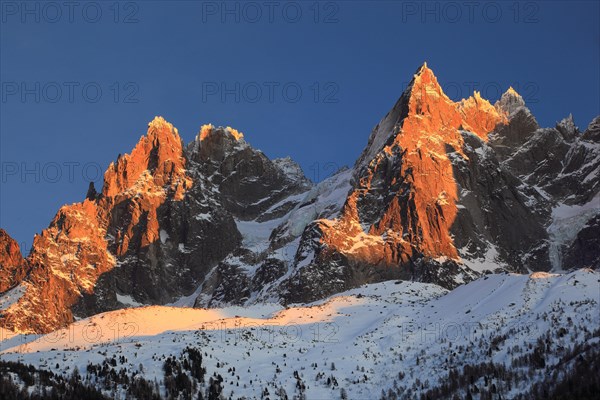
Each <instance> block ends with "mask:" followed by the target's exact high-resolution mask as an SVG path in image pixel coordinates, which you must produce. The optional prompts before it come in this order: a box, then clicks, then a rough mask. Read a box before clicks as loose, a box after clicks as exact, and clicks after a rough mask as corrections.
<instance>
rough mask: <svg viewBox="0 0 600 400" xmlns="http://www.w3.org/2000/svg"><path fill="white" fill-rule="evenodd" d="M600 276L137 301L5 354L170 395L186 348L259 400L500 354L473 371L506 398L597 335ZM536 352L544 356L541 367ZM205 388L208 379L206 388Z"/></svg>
mask: <svg viewBox="0 0 600 400" xmlns="http://www.w3.org/2000/svg"><path fill="white" fill-rule="evenodd" d="M599 282H600V274H598V273H597V272H594V271H591V270H578V271H575V272H572V273H569V274H562V275H560V274H548V273H539V272H538V273H534V274H532V275H518V274H495V275H488V276H485V277H483V278H480V279H478V280H475V281H473V282H471V283H469V284H466V285H463V286H461V287H459V288H457V289H455V290H453V291H451V292H448V291H447V290H446V289H443V288H441V287H439V286H436V285H433V284H424V283H414V282H400V281H387V282H383V283H378V284H371V285H365V286H362V287H360V288H357V289H353V290H351V291H348V292H344V293H341V294H339V295H335V296H332V297H330V298H328V299H325V300H323V301H319V302H316V303H312V304H308V305H298V306H290V307H287V308H282V307H281V306H280V305H276V304H266V305H255V306H250V307H227V308H221V309H210V310H208V309H188V308H174V307H159V306H154V307H142V308H134V309H126V310H119V311H113V312H108V313H104V314H100V315H96V316H93V317H91V318H88V319H85V320H81V321H78V322H76V323H74V324H71V325H70V326H69V327H67V328H65V329H63V330H59V331H57V332H54V333H51V334H49V335H46V336H41V337H27V336H16V337H13V338H11V339H9V340H7V341H5V342H4V343H2V350H3V352H2V358H3V359H4V360H6V361H20V362H23V363H26V364H32V365H34V366H36V367H38V368H41V369H55V368H56V366H57V365H58V367H57V369H58V371H59V372H60V373H62V374H65V375H71V373H72V371H73V370H74V369H75V368H77V369H78V371H79V372H80V373H81V375H82V378H81V379H82V380H83V381H84V382H86V383H90V384H93V385H95V386H97V387H98V388H100V389H102V390H104V392H105V394H107V395H109V396H114V397H117V398H119V397H120V398H125V394H126V392H127V389H126V387H125V386H122V385H121V386H119V387H117V388H116V389H115V388H112V389H110V388H109V389H106V388H105V387H104V386H103V385H101V384H100V383H99V382H100V381H98V380H97V379H98V377H97V376H94V374H93V373H91V374H90V372H89V371H93V368H92V369H88V365H89V364H99V365H100V364H102V363H103V362H104V361H105V360H109V361H110V362H108V363H106V364H105V365H107V368H109V369H114V370H115V371H116V372H118V371H120V370H121V369H124V370H125V371H126V373H127V374H134V373H135V374H137V376H138V377H139V376H143V377H144V378H145V379H147V380H149V381H150V382H153V381H156V382H157V383H158V387H159V388H160V389H159V390H160V391H161V395H162V396H165V395H166V393H165V371H164V369H163V367H164V365H165V360H167V359H168V357H173V358H172V359H177V358H178V357H180V356H181V355H182V354H183V353H184V350H185V349H186V348H188V347H190V348H196V349H198V350H199V351H200V352H201V353H202V356H203V361H202V364H203V366H204V368H206V372H207V376H213V377H218V376H221V377H222V382H221V386H222V394H223V395H225V396H226V397H230V396H231V397H232V398H257V399H258V398H261V394H264V393H265V390H266V391H268V392H269V393H271V394H272V395H273V396H274V397H273V398H278V397H283V396H282V393H283V392H285V393H287V395H288V396H289V397H290V398H291V397H292V396H298V398H308V399H313V398H318V399H329V398H340V397H344V396H347V398H378V397H380V396H381V392H382V390H383V392H385V396H386V397H387V396H392V395H396V394H398V393H401V396H400V397H402V396H404V398H418V397H419V396H420V395H421V394H423V393H427V392H428V391H430V390H437V389H436V388H437V387H438V386H439V385H441V384H442V383H448V379H449V373H451V371H454V372H456V373H458V372H457V371H460V373H462V371H463V367H465V366H475V365H479V364H480V363H493V365H495V366H496V367H495V368H497V369H501V368H502V367H501V366H502V365H503V366H505V367H506V368H508V369H510V370H511V371H512V372H511V374H513V375H514V376H516V378H514V376H513V375H511V376H512V378H511V379H512V381H510V382H508V383H507V381H506V379H507V377H506V376H501V375H498V374H496V375H494V374H490V375H489V376H486V377H485V382H487V381H488V379H490V380H491V381H490V385H489V386H488V385H487V383H486V384H485V385H484V378H483V377H481V379H480V378H479V377H477V376H476V377H474V378H471V381H472V383H470V384H469V385H468V388H469V390H472V389H473V387H474V386H477V387H478V389H477V390H481V391H484V390H488V389H489V387H491V384H492V383H493V384H494V387H495V389H494V390H496V391H497V392H498V393H500V394H502V398H514V397H516V396H517V395H518V394H519V393H526V392H527V390H529V389H530V388H531V385H532V384H533V383H534V382H538V381H541V380H542V379H543V377H544V375H545V374H547V373H549V372H550V371H552V370H553V369H554V368H556V366H557V364H558V363H561V362H563V361H564V360H563V358H564V356H565V355H566V354H567V353H568V352H569V351H570V349H572V348H573V346H576V345H580V346H581V345H583V344H587V345H595V346H597V345H598V342H599V340H600V337H599V336H598V335H599V334H600V333H599V330H598V328H599V326H600V307H599V303H598V302H599V301H600V283H599ZM594 332H595V333H594ZM549 338H550V339H549ZM540 340H541V343H542V346H541V347H542V348H543V354H540V353H539V352H540V351H542V350H540V346H539V343H540ZM535 357H542V360H543V364H539V365H537V366H535V368H534V367H532V366H531V365H530V363H533V362H538V361H536V360H537V358H535ZM113 358H114V360H115V361H114V362H112V360H113ZM113 364H114V365H113ZM85 371H88V375H87V377H86V373H85ZM185 371H186V370H185V369H184V370H183V373H186V372H185ZM515 374H516V375H515ZM215 379H216V378H215ZM208 387H209V383H207V382H204V383H202V382H198V383H197V388H196V389H195V391H196V392H197V391H200V390H201V391H203V394H205V392H204V391H207V390H208ZM464 390H465V387H463V388H461V389H457V391H456V393H458V394H461V395H464V394H465V392H464ZM302 396H305V397H302Z"/></svg>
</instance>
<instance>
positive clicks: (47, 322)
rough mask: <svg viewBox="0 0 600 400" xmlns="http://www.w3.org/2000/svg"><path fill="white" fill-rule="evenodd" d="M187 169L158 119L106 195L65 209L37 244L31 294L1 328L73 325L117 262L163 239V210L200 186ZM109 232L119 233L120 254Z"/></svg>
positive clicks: (175, 139) (116, 169)
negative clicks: (77, 309)
mask: <svg viewBox="0 0 600 400" xmlns="http://www.w3.org/2000/svg"><path fill="white" fill-rule="evenodd" d="M185 163H186V160H185V157H184V154H183V144H182V141H181V138H180V137H179V134H178V132H177V129H175V128H174V127H173V125H171V124H170V123H168V122H167V121H165V120H164V119H163V118H162V117H156V118H155V119H154V120H153V121H152V122H150V123H149V125H148V132H147V134H146V135H145V136H142V137H141V138H140V140H139V142H138V144H137V145H136V146H135V148H134V149H133V151H132V152H131V154H125V155H124V156H122V157H119V158H118V160H117V161H116V163H111V164H110V166H109V167H108V169H107V171H106V172H105V174H104V187H103V190H102V194H101V195H99V196H96V198H93V199H86V200H85V201H83V202H82V203H75V204H71V205H66V206H63V207H62V208H61V209H60V210H59V211H58V213H57V214H56V216H55V217H54V219H53V220H52V222H51V223H50V226H49V227H48V228H47V229H45V230H44V231H42V233H41V234H40V235H36V236H35V238H34V242H33V246H32V250H31V253H30V255H29V256H28V258H27V260H26V262H27V264H28V265H29V267H30V268H31V272H30V275H29V277H28V279H27V281H24V282H23V285H24V287H25V290H24V293H23V294H22V296H21V297H20V298H19V299H18V301H16V302H15V303H13V304H11V305H10V306H9V307H7V308H6V309H5V310H3V315H2V320H1V324H2V326H3V327H5V328H8V329H11V330H13V331H15V332H21V333H33V332H36V333H40V332H50V331H52V330H54V329H57V328H59V327H62V326H65V325H66V324H68V323H70V322H72V321H73V314H72V311H71V307H72V306H73V305H74V304H75V303H76V302H77V301H78V300H79V299H80V297H81V295H82V294H83V293H91V292H92V291H93V289H94V287H95V284H96V281H97V280H98V278H99V277H100V275H102V274H103V273H105V272H107V271H109V270H111V269H112V268H113V267H114V266H115V264H116V259H115V256H114V255H116V256H121V255H124V254H126V253H127V252H128V251H129V250H130V248H131V246H134V247H135V248H140V247H144V246H148V245H150V244H151V243H153V242H156V241H158V240H159V239H160V237H159V235H160V233H159V226H158V220H157V210H158V209H159V207H160V206H161V205H162V204H164V203H165V201H167V200H168V199H169V200H175V201H178V200H182V199H183V198H184V195H185V192H186V190H187V189H189V188H191V187H192V184H193V181H192V179H191V178H190V177H189V176H188V175H187V172H186V166H185ZM109 227H111V228H112V230H113V231H115V232H116V237H114V246H115V249H114V251H113V252H111V251H110V249H109V243H108V240H107V236H108V229H109ZM112 253H114V255H113V254H112Z"/></svg>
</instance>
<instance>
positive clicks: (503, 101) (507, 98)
mask: <svg viewBox="0 0 600 400" xmlns="http://www.w3.org/2000/svg"><path fill="white" fill-rule="evenodd" d="M495 107H496V109H498V111H503V112H504V113H506V115H511V114H512V113H514V112H515V111H516V110H517V109H518V108H520V107H525V100H523V98H522V97H521V95H520V94H519V93H517V91H516V90H515V89H513V87H512V86H510V87H509V88H508V90H507V91H506V92H504V94H503V95H502V96H501V97H500V100H498V101H497V102H496V104H495Z"/></svg>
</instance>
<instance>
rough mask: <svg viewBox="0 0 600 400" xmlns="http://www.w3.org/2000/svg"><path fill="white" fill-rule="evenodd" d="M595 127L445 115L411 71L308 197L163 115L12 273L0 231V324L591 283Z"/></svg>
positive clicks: (43, 325) (243, 146)
mask: <svg viewBox="0 0 600 400" xmlns="http://www.w3.org/2000/svg"><path fill="white" fill-rule="evenodd" d="M599 170H600V119H599V118H596V119H595V120H594V121H592V123H591V124H590V125H589V126H588V128H587V129H586V130H585V131H584V132H583V133H581V132H580V131H579V129H578V128H577V126H576V125H575V123H574V121H573V119H572V117H568V118H565V119H563V120H562V121H561V122H559V123H558V124H557V125H556V126H555V127H554V128H539V126H538V123H537V121H536V120H535V118H534V117H533V115H532V114H531V112H530V111H529V110H528V109H527V107H526V105H525V103H524V101H523V99H522V98H521V96H519V95H518V93H516V92H515V91H514V90H513V89H512V88H510V89H509V90H508V91H507V92H506V93H505V94H504V95H502V97H501V98H500V100H499V101H498V102H496V104H494V105H492V104H490V103H489V102H488V101H487V100H485V99H483V98H482V97H481V96H480V94H479V93H477V92H475V93H474V94H473V96H471V97H469V98H467V99H464V100H461V101H460V102H453V101H451V100H450V99H449V98H448V97H447V96H446V95H445V94H444V92H443V90H442V88H441V86H440V85H439V83H438V81H437V78H436V77H435V75H434V74H433V72H432V71H431V70H430V69H429V68H428V67H427V65H423V66H422V67H420V68H419V69H418V70H417V72H416V74H415V75H414V77H413V80H412V81H411V83H410V84H409V86H408V87H407V89H406V90H405V92H404V93H403V94H402V96H401V97H400V99H399V100H398V101H397V102H396V104H395V105H394V107H393V108H392V110H391V111H390V112H389V113H388V114H387V115H386V116H385V117H384V118H383V119H382V120H381V122H380V123H379V124H378V125H377V126H376V127H375V128H374V129H373V131H372V133H371V135H370V136H369V139H368V143H367V147H366V148H365V150H364V151H363V152H362V154H361V155H360V157H359V158H358V160H357V161H356V163H355V165H354V167H353V168H352V169H348V168H346V169H342V170H340V171H338V172H337V173H335V174H334V175H333V176H331V177H330V178H328V179H326V180H324V181H323V182H320V183H318V184H314V183H312V182H310V181H309V180H308V179H306V177H305V176H304V174H303V173H302V170H301V168H300V167H299V166H298V165H297V164H296V163H295V162H293V161H292V160H291V159H290V158H281V159H275V160H270V159H269V158H268V157H267V156H266V155H265V154H263V153H262V152H261V151H260V150H256V149H254V148H252V147H251V146H250V145H249V144H248V143H247V142H246V140H245V138H244V135H243V134H242V133H241V132H239V131H237V130H235V129H233V128H230V127H215V126H212V125H204V126H202V127H201V129H200V132H199V133H198V135H197V136H196V138H195V140H193V141H192V142H191V143H190V144H188V145H187V146H184V144H183V143H182V140H181V138H180V136H179V133H178V131H177V129H175V128H174V127H173V125H171V124H170V123H168V122H167V121H165V120H164V119H163V118H161V117H156V118H155V119H154V120H153V121H151V122H150V123H149V125H148V130H147V133H146V134H145V135H144V136H142V137H141V138H140V140H139V142H138V144H137V145H136V146H135V148H134V149H133V150H132V152H131V153H130V154H125V155H123V156H121V155H119V157H118V159H117V160H116V161H115V162H113V163H111V164H110V166H109V167H108V168H107V170H106V172H105V175H104V184H103V187H102V190H101V191H100V192H97V191H96V189H95V187H94V185H93V183H91V184H90V186H89V188H88V191H87V194H86V196H85V200H84V201H83V202H81V203H75V204H71V205H66V206H63V207H62V208H61V209H60V210H59V211H58V213H57V214H56V216H55V218H54V219H53V220H52V222H51V223H50V225H49V227H48V228H47V229H45V230H44V231H42V233H41V234H39V235H36V237H35V238H34V243H33V246H32V249H31V252H30V254H29V256H28V257H27V259H25V260H23V259H22V257H21V255H20V251H19V249H18V246H17V245H16V243H14V241H12V239H10V238H9V237H8V235H6V233H5V232H3V231H0V246H1V247H0V285H1V286H0V291H6V290H9V289H11V288H14V287H15V285H18V286H19V296H14V298H15V301H13V302H6V303H5V304H7V305H6V307H5V308H4V309H3V310H2V311H1V314H0V325H1V326H2V327H5V328H9V329H11V330H14V331H17V332H25V333H32V332H48V331H52V330H54V329H56V328H59V327H62V326H65V325H66V324H68V323H70V322H71V321H73V320H74V319H75V318H78V317H85V316H89V315H92V314H95V313H98V312H102V311H108V310H114V309H119V308H124V307H130V306H137V305H140V304H170V303H174V304H178V305H187V306H197V307H213V306H221V305H226V304H236V305H245V304H250V303H255V302H263V301H269V302H271V301H279V302H283V303H294V302H308V301H313V300H317V299H320V298H323V297H326V296H328V295H330V294H332V293H336V292H340V291H343V290H347V289H350V288H353V287H357V286H359V285H362V284H364V283H369V282H377V281H382V280H387V279H409V280H419V281H425V282H434V283H437V284H440V285H442V286H444V287H447V288H453V287H455V286H457V285H460V284H462V283H464V282H468V281H470V280H472V279H474V278H475V277H477V276H478V275H480V274H482V273H485V272H486V271H489V270H498V269H502V270H508V271H519V272H524V271H527V270H535V271H547V270H549V269H550V268H551V267H554V268H561V267H564V268H570V267H593V268H595V267H598V265H597V264H598V262H599V261H598V260H599V254H600V252H599V251H598V243H597V240H596V238H597V236H598V235H597V233H598V229H599V227H600V221H599V220H598V212H597V211H598V210H600V205H598V206H597V205H596V202H597V201H598V198H599V197H598V192H599V187H600V174H599V173H598V171H599Z"/></svg>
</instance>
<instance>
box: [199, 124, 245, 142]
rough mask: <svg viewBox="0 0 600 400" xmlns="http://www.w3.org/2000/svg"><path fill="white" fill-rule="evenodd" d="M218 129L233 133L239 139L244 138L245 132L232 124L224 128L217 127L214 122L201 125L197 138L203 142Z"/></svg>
mask: <svg viewBox="0 0 600 400" xmlns="http://www.w3.org/2000/svg"><path fill="white" fill-rule="evenodd" d="M216 131H222V132H225V133H227V134H229V135H231V136H232V137H233V138H234V139H235V140H237V141H240V140H241V139H243V138H244V134H243V133H242V132H239V131H238V130H237V129H234V128H232V127H230V126H227V127H225V128H223V127H218V128H216V127H215V126H214V125H213V124H206V125H202V127H200V132H199V133H198V135H197V137H196V139H197V140H198V141H200V142H201V141H203V140H204V139H206V138H207V137H209V136H210V135H211V134H212V133H213V132H216Z"/></svg>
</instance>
